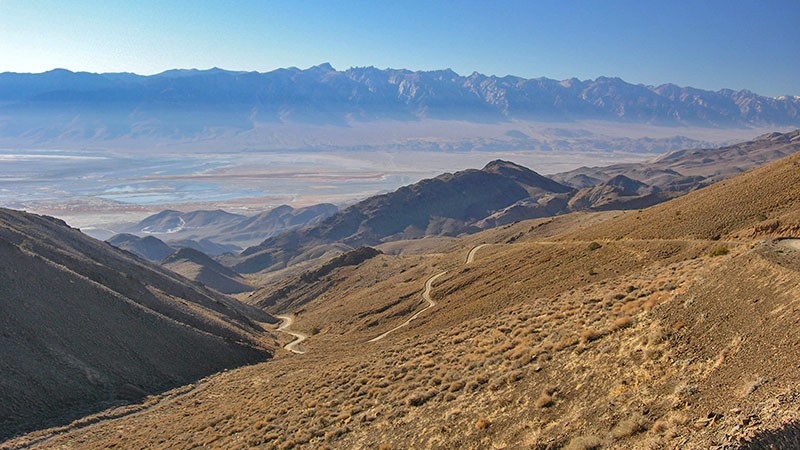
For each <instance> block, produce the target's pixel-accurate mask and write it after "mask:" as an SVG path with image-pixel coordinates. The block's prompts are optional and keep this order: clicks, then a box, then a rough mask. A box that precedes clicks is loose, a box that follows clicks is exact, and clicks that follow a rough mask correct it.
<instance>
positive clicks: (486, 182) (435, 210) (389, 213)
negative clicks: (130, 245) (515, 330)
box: [220, 130, 800, 273]
mask: <svg viewBox="0 0 800 450" xmlns="http://www.w3.org/2000/svg"><path fill="white" fill-rule="evenodd" d="M798 151H800V130H795V131H792V132H789V133H769V134H766V135H763V136H759V137H758V138H756V139H754V140H752V141H748V142H743V143H739V144H736V145H731V146H726V147H721V148H717V149H697V150H694V149H693V150H682V151H677V152H672V153H669V154H666V155H662V156H659V157H657V158H655V159H653V160H651V161H648V162H643V163H628V164H615V165H611V166H607V167H581V168H579V169H575V170H573V171H570V172H564V173H560V174H555V175H552V176H550V177H545V176H542V175H540V174H538V173H536V172H534V171H532V170H530V169H528V168H526V167H523V166H520V165H517V164H514V163H512V162H509V161H503V160H495V161H492V162H490V163H488V164H487V165H486V166H485V167H484V168H483V169H480V170H476V169H470V170H464V171H460V172H456V173H452V174H451V173H445V174H442V175H439V176H438V177H435V178H431V179H426V180H422V181H420V182H418V183H415V184H412V185H409V186H404V187H401V188H400V189H398V190H396V191H394V192H391V193H388V194H383V195H377V196H374V197H370V198H368V199H366V200H363V201H361V202H359V203H356V204H355V205H352V206H350V207H348V208H346V209H344V210H342V211H340V212H338V213H336V214H334V215H332V216H330V217H328V218H327V219H325V220H323V221H321V222H319V223H318V224H316V225H313V226H310V227H307V228H302V229H295V230H291V231H289V232H286V233H283V234H278V235H275V236H273V237H271V238H269V239H267V240H265V241H263V242H261V243H260V244H258V245H255V246H252V247H248V248H246V249H245V250H244V251H242V252H241V254H240V255H238V256H235V257H233V256H232V257H222V258H220V261H221V262H222V263H223V264H224V265H227V266H228V267H231V268H233V269H234V270H235V271H237V272H239V273H254V272H260V271H265V270H267V271H274V270H280V269H282V268H284V267H286V266H287V265H291V264H294V263H297V262H301V261H307V260H310V259H315V258H319V257H320V256H319V255H323V254H326V253H327V252H331V251H341V249H342V247H343V248H344V249H345V250H347V249H348V248H354V247H359V246H374V245H379V244H381V243H385V242H390V241H398V240H405V239H416V238H421V237H429V236H457V235H459V234H462V233H474V232H477V231H479V230H483V229H487V228H493V227H497V226H501V225H506V224H510V223H512V222H516V221H520V220H527V219H534V218H541V217H552V216H556V215H561V214H566V213H570V212H576V211H603V210H614V209H619V210H624V209H641V208H646V207H649V206H652V205H655V204H657V203H661V202H664V201H667V200H669V199H671V198H674V197H678V196H680V195H683V194H686V193H688V192H690V191H692V190H695V189H698V188H701V187H704V186H708V185H710V184H712V183H715V182H717V181H720V180H723V179H725V178H729V177H732V176H734V175H737V174H739V173H742V172H745V171H747V170H750V169H753V168H755V167H757V166H760V165H763V164H766V163H767V162H771V161H775V160H777V159H780V158H783V157H785V156H787V155H791V154H794V153H796V152H798ZM333 246H336V248H333Z"/></svg>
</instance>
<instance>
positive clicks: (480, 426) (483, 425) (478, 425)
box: [475, 419, 492, 430]
mask: <svg viewBox="0 0 800 450" xmlns="http://www.w3.org/2000/svg"><path fill="white" fill-rule="evenodd" d="M491 424H492V421H491V420H489V419H478V421H477V422H475V429H476V430H485V429H487V428H489V426H490V425H491Z"/></svg>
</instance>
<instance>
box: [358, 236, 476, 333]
mask: <svg viewBox="0 0 800 450" xmlns="http://www.w3.org/2000/svg"><path fill="white" fill-rule="evenodd" d="M487 245H489V244H481V245H476V246H475V247H472V248H471V249H470V251H469V253H467V257H466V259H464V264H470V263H471V262H473V261H474V260H475V254H476V253H478V250H480V249H482V248H483V247H486V246H487ZM446 273H447V271H446V270H445V271H442V272H439V273H437V274H436V275H434V276H432V277H430V278H428V279H427V280H426V281H425V289H424V290H423V291H422V298H423V299H424V300H425V301H426V302H428V306H426V307H425V308H423V309H421V310H419V311H417V312H416V313H415V314H414V315H413V316H411V317H410V318H409V319H408V320H406V321H405V322H403V323H401V324H400V325H398V326H396V327H394V328H392V329H391V330H389V331H387V332H385V333H383V334H381V335H380V336H376V337H374V338H372V339H370V340H369V341H367V342H377V341H380V340H381V339H383V338H385V337H386V336H388V335H390V334H392V333H393V332H395V331H397V330H399V329H400V328H403V327H405V326H408V324H409V323H411V321H412V320H414V319H416V318H417V317H419V315H420V314H422V313H424V312H425V311H427V310H429V309H431V308H433V307H434V306H436V302H435V301H433V299H432V298H431V289H433V282H434V281H436V280H437V279H438V278H439V277H441V276H443V275H444V274H446Z"/></svg>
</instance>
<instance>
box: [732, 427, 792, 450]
mask: <svg viewBox="0 0 800 450" xmlns="http://www.w3.org/2000/svg"><path fill="white" fill-rule="evenodd" d="M789 449H800V421H794V422H789V423H787V424H786V425H784V426H783V427H782V428H778V429H776V430H769V431H764V432H762V433H759V434H758V435H756V436H754V437H753V438H752V439H750V440H749V441H748V442H744V443H742V444H740V445H739V450H789Z"/></svg>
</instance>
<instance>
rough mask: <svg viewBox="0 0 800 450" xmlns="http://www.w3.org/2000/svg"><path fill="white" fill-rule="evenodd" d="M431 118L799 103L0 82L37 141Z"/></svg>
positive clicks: (695, 114) (1, 117) (616, 91)
mask: <svg viewBox="0 0 800 450" xmlns="http://www.w3.org/2000/svg"><path fill="white" fill-rule="evenodd" d="M420 119H444V120H459V121H475V122H497V121H508V120H513V119H520V120H559V121H572V120H581V119H595V120H610V121H621V122H629V123H652V124H663V125H698V126H710V127H728V126H765V125H766V126H797V125H800V97H798V96H780V97H765V96H760V95H757V94H755V93H753V92H750V91H747V90H741V91H734V90H730V89H721V90H718V91H706V90H701V89H695V88H691V87H680V86H676V85H673V84H665V85H661V86H646V85H641V84H639V85H634V84H631V83H627V82H625V81H623V80H621V79H619V78H609V77H600V78H597V79H595V80H583V81H582V80H578V79H576V78H572V79H568V80H563V81H558V80H552V79H547V78H535V79H526V78H520V77H515V76H504V77H497V76H487V75H483V74H479V73H477V72H475V73H473V74H471V75H469V76H461V75H458V74H457V73H455V72H453V71H452V70H449V69H448V70H437V71H427V72H423V71H410V70H405V69H397V70H396V69H385V70H381V69H377V68H374V67H359V68H351V69H348V70H345V71H337V70H335V69H334V68H333V67H331V66H330V65H329V64H321V65H319V66H315V67H311V68H309V69H305V70H301V69H297V68H294V67H292V68H288V69H277V70H274V71H271V72H267V73H259V72H234V71H226V70H222V69H217V68H214V69H210V70H171V71H167V72H163V73H160V74H156V75H150V76H142V75H136V74H128V73H109V74H94V73H84V72H79V73H75V72H70V71H67V70H63V69H57V70H52V71H49V72H45V73H40V74H20V73H2V74H0V137H6V138H25V139H28V140H30V141H32V142H43V141H47V140H52V139H56V138H58V139H62V138H75V139H100V140H103V139H112V138H117V137H120V136H129V137H132V138H138V137H148V136H149V137H153V136H160V137H179V138H186V137H191V136H196V135H199V134H201V133H208V132H212V133H213V132H221V131H219V130H226V129H227V130H249V129H253V128H256V127H258V126H259V124H264V123H283V122H297V123H309V124H322V125H346V124H347V123H348V122H352V121H374V120H400V121H416V120H420Z"/></svg>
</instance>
